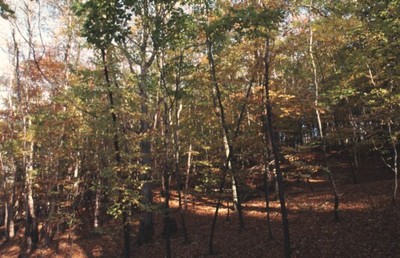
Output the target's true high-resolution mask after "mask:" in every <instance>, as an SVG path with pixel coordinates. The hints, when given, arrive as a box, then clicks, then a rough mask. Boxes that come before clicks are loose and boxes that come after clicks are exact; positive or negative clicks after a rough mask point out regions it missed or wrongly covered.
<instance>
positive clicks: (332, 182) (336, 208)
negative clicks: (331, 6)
mask: <svg viewBox="0 0 400 258" xmlns="http://www.w3.org/2000/svg"><path fill="white" fill-rule="evenodd" d="M311 6H312V2H311V4H310V9H311ZM310 15H311V14H310ZM308 22H309V26H310V27H309V29H310V41H309V52H310V53H309V54H310V59H311V65H312V70H313V75H314V86H315V101H314V105H315V114H316V116H317V121H318V130H319V135H320V139H321V140H322V149H323V155H324V166H325V170H326V172H327V174H328V179H329V183H330V186H331V188H332V191H333V195H334V209H333V214H334V218H335V222H339V196H338V193H337V189H336V184H335V180H334V178H333V174H332V172H331V171H330V170H329V168H328V161H327V155H326V139H325V137H324V133H323V128H322V122H321V116H320V113H319V84H318V74H317V67H316V65H315V59H314V50H313V30H312V24H311V18H309V21H308Z"/></svg>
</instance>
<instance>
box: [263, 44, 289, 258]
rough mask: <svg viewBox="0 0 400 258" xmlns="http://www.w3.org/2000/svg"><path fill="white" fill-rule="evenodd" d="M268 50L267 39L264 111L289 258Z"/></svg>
mask: <svg viewBox="0 0 400 258" xmlns="http://www.w3.org/2000/svg"><path fill="white" fill-rule="evenodd" d="M269 56H270V49H269V39H266V41H265V57H264V62H265V71H264V88H265V95H266V98H265V99H266V109H267V125H268V133H269V136H270V139H271V145H272V153H273V155H274V159H275V169H276V176H277V181H278V186H279V190H278V194H279V201H280V204H281V214H282V226H283V237H284V246H285V257H286V258H290V257H291V249H290V234H289V220H288V214H287V209H286V202H285V195H284V186H283V177H282V172H281V169H280V152H279V146H278V143H277V140H276V137H275V130H274V127H273V124H272V116H273V115H272V107H271V100H270V96H269V66H270V59H269Z"/></svg>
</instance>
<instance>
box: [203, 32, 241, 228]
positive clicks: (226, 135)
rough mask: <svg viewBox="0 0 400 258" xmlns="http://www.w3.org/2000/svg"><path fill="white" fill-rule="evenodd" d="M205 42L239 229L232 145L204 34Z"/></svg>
mask: <svg viewBox="0 0 400 258" xmlns="http://www.w3.org/2000/svg"><path fill="white" fill-rule="evenodd" d="M206 44H207V54H208V62H209V65H210V79H211V84H212V86H213V92H214V94H213V100H214V101H213V103H214V107H215V109H216V110H215V113H216V115H217V117H218V118H219V120H220V126H221V131H222V138H223V147H224V150H225V158H226V159H227V162H228V163H227V164H226V166H227V167H228V170H229V171H231V173H232V198H233V205H234V207H235V210H236V211H237V214H238V217H239V225H240V229H244V227H245V226H244V220H243V214H242V205H241V200H240V199H239V197H238V191H239V187H238V182H237V180H236V175H235V172H234V171H233V170H232V165H231V158H229V160H228V157H229V156H232V155H233V153H232V152H233V147H232V142H231V141H230V139H229V130H228V126H227V124H226V121H225V111H224V107H223V104H222V99H221V91H220V88H219V85H218V81H217V75H216V68H215V60H214V56H213V47H212V42H211V39H210V36H209V35H208V33H207V35H206Z"/></svg>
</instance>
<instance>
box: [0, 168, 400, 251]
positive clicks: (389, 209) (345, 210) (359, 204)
mask: <svg viewBox="0 0 400 258" xmlns="http://www.w3.org/2000/svg"><path fill="white" fill-rule="evenodd" d="M332 171H334V174H335V177H336V179H337V180H336V183H337V188H338V193H339V197H340V208H339V209H340V222H338V223H336V222H334V216H333V195H332V191H331V190H330V186H329V184H328V183H327V180H326V177H325V176H323V175H314V176H313V177H312V178H311V179H310V182H309V184H308V185H307V184H304V183H302V182H300V183H299V182H291V183H288V184H287V187H286V201H287V207H288V210H289V223H290V237H291V248H292V256H293V257H306V258H309V257H400V207H399V206H400V205H397V206H393V205H392V194H393V185H394V182H393V180H390V178H391V177H392V174H391V173H390V172H389V171H387V170H385V169H383V168H382V167H379V166H372V165H371V166H364V168H363V169H360V170H359V171H358V178H359V183H358V184H352V183H351V177H350V176H349V172H348V169H347V170H346V167H345V166H344V165H339V166H337V167H336V168H335V169H332ZM310 186H311V187H310ZM311 188H312V189H311ZM174 197H175V198H173V200H172V202H171V204H172V205H171V206H172V207H173V214H172V215H173V216H174V217H175V218H176V220H177V222H178V227H179V223H180V220H179V212H178V211H177V205H178V203H177V200H176V196H174ZM156 201H161V199H160V198H159V197H157V198H156ZM270 206H271V229H272V233H273V236H274V239H272V240H271V239H270V238H269V236H268V233H267V232H268V231H267V223H266V212H265V199H264V197H263V196H262V195H260V196H258V197H257V196H255V197H253V198H251V199H249V200H247V201H246V202H245V203H244V204H243V212H244V219H245V229H244V230H242V231H241V230H240V229H239V223H238V218H237V215H236V213H234V212H232V211H230V216H229V220H228V221H227V220H226V218H227V212H228V208H227V206H226V203H225V202H224V206H222V208H221V209H220V212H219V219H218V222H217V227H216V231H215V237H214V251H215V254H214V257H284V253H283V235H282V229H281V228H282V223H281V216H280V206H279V202H278V201H271V202H270ZM214 212H215V199H208V198H205V197H201V196H198V197H197V198H196V199H195V200H191V202H190V205H189V207H188V210H187V211H186V225H187V228H188V234H189V240H190V241H189V243H183V242H184V239H183V236H182V230H179V231H178V233H177V234H176V235H175V236H174V237H173V238H172V241H171V244H172V256H173V257H185V258H186V257H206V256H208V255H207V253H208V241H209V234H210V228H211V222H212V216H213V214H214ZM162 219H163V218H162V214H156V215H155V225H156V229H155V235H154V240H153V241H152V242H151V243H149V244H145V245H142V246H137V245H136V244H134V243H132V251H131V252H132V256H133V257H152V258H157V257H165V239H164V238H163V236H162V230H163V227H162V224H163V223H162ZM136 221H137V220H136ZM137 226H138V225H137V224H135V225H134V227H135V232H136V230H137ZM86 228H87V225H80V226H79V227H77V228H76V229H75V230H73V231H70V232H66V233H64V234H62V235H60V236H59V237H57V238H56V239H55V241H54V245H53V246H51V247H49V248H44V247H40V248H39V249H37V250H36V251H35V252H34V253H33V254H31V255H30V256H29V257H122V250H123V248H122V246H123V245H122V230H121V228H120V226H119V225H116V224H115V222H114V224H112V223H107V224H105V225H104V226H103V227H102V228H101V231H98V232H97V233H96V234H95V233H93V232H91V231H90V230H87V229H86ZM22 239H23V232H22V230H20V231H19V235H18V237H17V238H16V239H15V240H14V241H11V242H7V243H3V242H0V257H19V256H18V255H19V253H20V247H19V246H20V243H21V241H22Z"/></svg>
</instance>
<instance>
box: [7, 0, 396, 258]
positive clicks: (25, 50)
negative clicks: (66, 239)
mask: <svg viewBox="0 0 400 258" xmlns="http://www.w3.org/2000/svg"><path fill="white" fill-rule="evenodd" d="M399 13H400V1H398V0H390V1H389V0H386V1H383V0H382V1H317V0H315V1H313V0H310V1H306V0H304V1H290V3H289V2H288V1H280V0H276V1H223V0H218V1H212V0H204V1H197V0H193V1H179V0H170V1H157V0H140V1H131V0H123V1H121V0H115V1H114V0H113V1H108V0H87V1H80V0H76V1H72V0H63V1H52V0H40V1H29V0H25V1H0V14H1V16H2V18H1V19H3V20H2V23H5V24H9V27H10V31H9V34H8V36H7V37H8V46H7V49H8V55H9V60H10V62H11V65H10V66H9V70H8V71H4V72H3V74H2V77H1V87H2V88H4V91H3V92H5V94H3V95H2V102H1V106H0V112H1V113H0V115H1V119H0V127H1V131H0V183H1V184H0V185H1V186H0V189H1V190H0V198H1V201H0V209H1V211H0V215H1V223H2V225H4V226H5V229H6V235H7V236H6V237H7V239H12V238H14V237H15V228H16V224H17V223H22V225H24V227H25V238H26V243H25V247H24V248H25V250H26V251H27V252H29V251H31V250H33V249H35V248H36V247H37V245H38V244H39V242H43V243H45V244H47V245H49V244H50V243H51V241H52V239H53V238H54V237H55V236H56V235H57V234H59V233H60V232H61V231H63V230H67V229H72V228H74V227H75V226H76V225H80V224H81V223H82V221H83V220H86V221H90V223H91V228H92V229H93V230H94V231H96V230H100V228H101V226H102V225H103V224H105V223H107V222H108V221H109V220H117V221H120V223H121V224H122V228H123V232H121V234H123V235H124V240H125V248H124V252H125V256H126V257H129V256H131V254H130V245H131V244H132V243H133V242H134V241H137V243H138V244H144V243H146V242H148V241H149V240H151V238H152V234H153V232H154V230H153V218H152V214H153V213H154V212H160V213H162V214H163V215H164V218H165V219H164V223H165V235H166V242H167V244H166V253H167V256H168V254H169V255H170V250H169V248H170V247H169V244H168V241H169V237H170V235H171V234H172V233H173V232H172V231H173V230H174V228H175V227H176V222H174V220H173V219H172V218H171V216H170V208H169V199H170V192H171V191H172V190H173V191H175V192H176V193H177V195H178V197H179V203H180V205H179V210H180V215H181V216H180V221H179V222H178V223H179V227H180V228H182V229H184V232H185V238H186V240H187V239H188V234H190V229H186V226H185V205H187V199H188V196H189V195H190V194H191V193H193V192H201V193H203V194H209V193H211V192H213V191H214V190H218V191H219V192H220V193H222V192H223V189H226V188H231V191H229V192H230V193H231V194H232V200H233V203H234V206H235V209H236V210H237V214H238V215H239V216H240V221H241V227H242V228H244V227H245V219H243V217H242V215H241V209H242V208H241V202H242V201H243V199H244V196H245V195H246V194H245V193H246V191H247V189H248V186H247V185H246V178H248V177H249V176H250V174H249V173H250V172H248V171H250V170H248V169H249V168H251V167H255V166H258V165H262V166H263V167H265V171H264V170H263V171H260V173H261V174H262V173H266V174H268V175H269V174H272V172H271V171H273V170H274V169H275V170H276V172H277V174H278V179H279V180H278V181H280V187H279V189H280V190H281V194H280V197H281V206H282V207H283V208H282V213H283V221H285V211H284V206H285V202H284V196H283V185H282V182H281V181H282V179H284V178H285V177H286V178H287V177H289V176H290V175H289V173H288V172H287V171H285V170H283V171H282V174H283V177H282V174H281V173H280V169H279V164H280V162H290V161H289V160H286V159H287V158H286V157H288V156H290V155H289V154H291V153H293V152H295V151H296V150H297V149H298V148H299V146H310V145H313V146H319V148H320V150H321V153H323V154H324V155H325V156H326V153H327V151H328V149H335V150H337V151H339V152H341V153H344V155H345V156H346V157H348V160H349V162H350V163H351V164H352V167H354V174H353V180H354V182H356V181H357V175H356V171H357V167H358V166H359V165H360V162H362V157H363V155H365V154H366V153H374V155H376V156H377V157H378V158H379V159H381V160H382V162H383V164H384V165H385V166H387V167H389V168H390V169H391V170H392V171H393V172H394V175H395V189H394V192H393V203H395V200H396V192H397V173H398V148H399V139H400V121H399V111H400V85H399V83H400V63H399V56H400V38H399V35H400V26H399V24H400V17H399V15H398V14H399ZM267 115H268V116H267ZM280 149H282V150H280ZM319 165H320V167H319V170H321V171H324V172H326V174H327V175H328V177H329V179H330V181H331V184H332V186H333V190H334V195H335V196H336V197H337V193H336V190H335V182H334V174H332V172H331V171H330V169H329V165H328V164H327V163H326V162H323V163H321V164H319ZM302 176H304V177H307V176H308V175H302ZM265 178H266V179H268V178H269V177H267V176H266V177H265ZM270 183H271V182H269V181H268V180H267V182H266V184H267V185H268V184H270ZM156 188H157V189H162V190H161V194H162V195H163V197H165V198H164V203H163V205H161V206H160V205H155V204H154V203H153V192H154V189H156ZM267 192H268V191H267ZM267 199H268V198H267ZM335 201H336V202H337V203H335V208H334V209H335V210H337V209H339V200H338V199H337V198H336V200H335ZM219 205H220V200H218V204H217V210H216V213H215V216H217V214H218V207H219ZM267 210H268V205H267ZM336 215H337V214H335V216H336ZM337 216H338V215H337ZM286 219H287V218H286ZM336 219H337V220H338V219H339V218H338V217H337V218H336ZM135 220H137V221H140V223H139V224H140V226H139V233H138V234H137V235H138V238H137V239H131V235H132V232H131V231H132V229H131V228H132V224H133V222H134V221H135ZM20 221H22V222H20ZM174 223H175V224H174ZM39 225H40V227H39ZM214 226H215V220H214V224H213V230H214ZM286 226H287V225H286ZM39 228H40V230H39ZM285 233H287V234H288V233H289V231H288V229H287V232H285ZM211 235H212V234H211ZM287 237H288V236H287ZM286 240H287V241H289V240H288V238H287V239H286ZM285 247H286V248H287V249H288V251H287V253H286V254H287V256H288V257H289V256H290V253H289V252H290V246H285ZM209 250H210V252H213V249H212V237H211V238H210V247H209Z"/></svg>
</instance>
